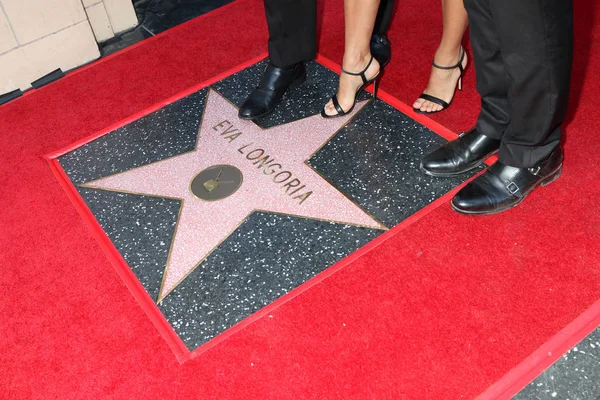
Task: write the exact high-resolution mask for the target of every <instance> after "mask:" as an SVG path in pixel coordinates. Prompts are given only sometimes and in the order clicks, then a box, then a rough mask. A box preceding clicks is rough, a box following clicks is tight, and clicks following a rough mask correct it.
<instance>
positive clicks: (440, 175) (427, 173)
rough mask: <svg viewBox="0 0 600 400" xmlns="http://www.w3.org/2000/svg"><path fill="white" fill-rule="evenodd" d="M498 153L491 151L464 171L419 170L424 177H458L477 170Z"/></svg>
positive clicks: (421, 167)
mask: <svg viewBox="0 0 600 400" xmlns="http://www.w3.org/2000/svg"><path fill="white" fill-rule="evenodd" d="M498 151H499V150H495V151H492V152H491V153H488V154H487V155H486V156H485V157H483V158H482V159H481V161H479V162H478V163H477V164H475V165H474V166H472V167H471V168H469V169H465V170H463V171H460V172H430V171H428V170H426V169H425V168H423V166H422V165H421V166H420V167H419V168H420V169H421V171H422V172H423V173H424V174H425V175H429V176H434V177H436V178H452V177H453V176H458V175H462V174H466V173H467V172H470V171H473V170H474V169H476V168H479V167H480V166H481V164H483V163H484V162H485V160H487V159H488V158H490V157H491V156H493V155H494V154H496V153H498Z"/></svg>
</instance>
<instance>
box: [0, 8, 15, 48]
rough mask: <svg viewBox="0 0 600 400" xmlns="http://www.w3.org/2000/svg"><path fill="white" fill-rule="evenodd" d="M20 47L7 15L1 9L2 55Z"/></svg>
mask: <svg viewBox="0 0 600 400" xmlns="http://www.w3.org/2000/svg"><path fill="white" fill-rule="evenodd" d="M17 46H18V43H17V40H16V39H15V35H13V33H12V29H10V24H9V23H8V20H7V19H6V15H4V12H3V11H2V9H1V8H0V54H2V53H5V52H7V51H8V50H10V49H14V48H15V47H17Z"/></svg>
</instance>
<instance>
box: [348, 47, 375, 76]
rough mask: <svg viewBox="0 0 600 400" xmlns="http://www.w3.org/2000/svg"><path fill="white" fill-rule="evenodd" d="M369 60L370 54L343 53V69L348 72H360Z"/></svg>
mask: <svg viewBox="0 0 600 400" xmlns="http://www.w3.org/2000/svg"><path fill="white" fill-rule="evenodd" d="M370 59H371V53H370V52H368V51H367V52H355V51H350V52H345V53H344V61H343V67H344V69H345V70H347V71H349V72H360V71H362V70H363V69H364V68H365V67H366V66H367V63H368V62H369V60H370Z"/></svg>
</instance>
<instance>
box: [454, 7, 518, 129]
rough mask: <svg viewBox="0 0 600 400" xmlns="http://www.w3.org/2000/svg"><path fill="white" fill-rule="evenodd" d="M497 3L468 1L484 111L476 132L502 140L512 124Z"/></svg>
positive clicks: (470, 26) (475, 63)
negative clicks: (495, 11) (496, 10)
mask: <svg viewBox="0 0 600 400" xmlns="http://www.w3.org/2000/svg"><path fill="white" fill-rule="evenodd" d="M495 1H496V0H465V2H464V3H465V8H466V10H467V14H468V16H469V33H470V39H471V46H472V48H473V61H474V67H475V75H476V79H477V91H478V92H479V95H480V96H481V111H480V112H479V117H478V118H477V123H476V125H475V129H476V130H477V131H478V132H479V133H481V134H483V135H486V136H488V137H491V138H494V139H500V138H502V135H503V134H504V131H505V130H506V127H507V125H508V123H509V121H510V117H509V106H508V100H507V95H508V76H507V73H506V68H505V65H504V60H503V58H502V52H501V50H500V38H499V36H498V33H497V31H498V29H497V26H496V21H495V20H494V17H493V15H492V3H494V2H495Z"/></svg>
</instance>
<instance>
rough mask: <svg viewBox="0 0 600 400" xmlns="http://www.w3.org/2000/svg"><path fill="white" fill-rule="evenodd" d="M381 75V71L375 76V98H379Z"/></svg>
mask: <svg viewBox="0 0 600 400" xmlns="http://www.w3.org/2000/svg"><path fill="white" fill-rule="evenodd" d="M380 76H381V72H380V73H379V74H378V75H377V76H376V77H375V82H373V98H374V99H376V98H377V89H379V78H380Z"/></svg>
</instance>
